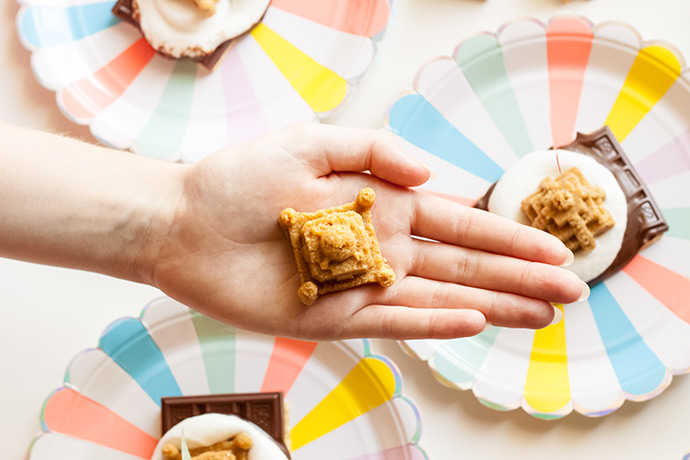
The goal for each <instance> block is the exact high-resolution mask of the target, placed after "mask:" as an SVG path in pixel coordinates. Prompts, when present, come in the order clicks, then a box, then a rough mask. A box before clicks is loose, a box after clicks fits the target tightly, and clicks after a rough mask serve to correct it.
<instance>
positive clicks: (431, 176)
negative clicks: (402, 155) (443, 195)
mask: <svg viewBox="0 0 690 460" xmlns="http://www.w3.org/2000/svg"><path fill="white" fill-rule="evenodd" d="M409 156H410V158H412V159H413V160H414V161H416V162H417V163H418V164H420V165H421V166H423V167H424V169H426V170H427V171H429V179H428V180H436V179H438V174H436V171H434V170H433V169H431V168H430V167H428V166H427V165H425V164H424V163H422V162H421V161H419V159H417V158H415V157H413V156H412V155H409Z"/></svg>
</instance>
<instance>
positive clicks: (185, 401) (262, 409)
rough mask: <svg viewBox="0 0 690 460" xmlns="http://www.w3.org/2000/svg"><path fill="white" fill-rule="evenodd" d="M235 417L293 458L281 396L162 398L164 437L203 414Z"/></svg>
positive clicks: (249, 395) (278, 394)
mask: <svg viewBox="0 0 690 460" xmlns="http://www.w3.org/2000/svg"><path fill="white" fill-rule="evenodd" d="M209 413H216V414H225V415H236V416H238V417H240V418H243V419H245V420H247V421H250V422H252V423H253V424H255V425H256V426H258V427H259V428H261V429H262V430H264V431H265V432H266V433H268V434H269V435H270V436H271V437H272V438H273V439H275V440H276V442H277V443H278V445H279V446H280V448H281V450H282V451H283V452H284V453H285V455H287V457H288V458H290V452H289V450H288V448H287V446H286V445H285V441H284V439H283V436H284V433H285V431H284V423H283V394H282V393H233V394H215V395H199V396H175V397H168V398H161V433H165V432H167V431H168V430H169V429H170V428H172V427H173V426H175V425H177V424H178V423H180V422H181V421H182V420H184V419H186V418H189V417H194V416H196V415H202V414H209Z"/></svg>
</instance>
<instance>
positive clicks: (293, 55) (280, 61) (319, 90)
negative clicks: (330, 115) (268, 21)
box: [251, 23, 347, 112]
mask: <svg viewBox="0 0 690 460" xmlns="http://www.w3.org/2000/svg"><path fill="white" fill-rule="evenodd" d="M251 34H252V37H254V39H255V40H256V41H257V42H258V43H259V45H260V46H261V48H263V50H264V51H265V52H266V54H267V55H268V56H269V57H270V58H271V60H272V61H273V63H274V64H275V65H276V67H278V70H280V72H281V73H282V74H283V75H284V76H285V78H286V79H287V80H288V81H289V82H290V84H291V85H292V87H293V88H295V90H296V91H297V92H298V93H299V95H300V96H302V98H303V99H304V100H305V101H306V102H307V104H309V105H310V106H311V108H312V109H314V111H315V112H328V111H329V110H333V109H334V108H336V107H337V106H338V104H340V103H341V102H342V101H343V99H344V98H345V93H346V92H347V82H346V81H345V80H344V79H343V78H342V77H340V76H339V75H337V74H336V73H334V72H333V71H331V70H329V69H327V68H326V67H324V66H322V65H321V64H319V63H318V62H316V61H315V60H313V59H312V58H310V57H309V56H307V55H306V54H304V53H303V52H302V51H300V50H299V49H297V48H296V47H295V46H293V45H292V44H291V43H290V42H288V41H287V40H285V39H284V38H283V37H281V36H280V35H278V34H277V33H276V32H274V31H273V30H272V29H271V28H269V27H268V26H266V25H265V24H263V23H261V24H259V25H257V26H256V27H255V28H254V30H252V32H251Z"/></svg>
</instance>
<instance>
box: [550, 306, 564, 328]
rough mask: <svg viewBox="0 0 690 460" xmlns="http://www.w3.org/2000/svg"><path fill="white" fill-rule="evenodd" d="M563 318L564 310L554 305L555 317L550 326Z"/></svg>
mask: <svg viewBox="0 0 690 460" xmlns="http://www.w3.org/2000/svg"><path fill="white" fill-rule="evenodd" d="M562 319H563V312H562V311H561V309H560V308H556V307H553V319H552V320H551V322H550V323H549V326H553V325H554V324H558V323H560V322H561V320H562Z"/></svg>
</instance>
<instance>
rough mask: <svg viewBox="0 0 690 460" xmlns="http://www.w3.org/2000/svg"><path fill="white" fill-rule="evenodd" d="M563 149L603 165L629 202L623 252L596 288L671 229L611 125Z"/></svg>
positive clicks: (484, 205)
mask: <svg viewBox="0 0 690 460" xmlns="http://www.w3.org/2000/svg"><path fill="white" fill-rule="evenodd" d="M561 149H563V150H570V151H571V152H579V153H582V154H585V155H587V156H590V157H592V158H594V159H595V160H597V161H598V162H599V163H601V164H602V165H604V166H605V167H606V168H607V169H608V170H609V171H611V173H613V175H614V176H615V177H616V180H617V181H618V184H619V185H620V187H621V190H623V193H624V194H625V198H626V200H627V202H628V224H627V227H626V229H625V234H624V236H623V242H622V244H621V249H620V251H618V254H617V255H616V258H615V259H614V261H613V262H612V263H611V265H609V267H608V268H607V269H606V270H604V272H603V273H602V274H601V275H599V276H597V277H596V278H594V279H593V280H590V281H588V283H587V284H589V285H590V286H594V285H596V284H598V283H600V282H601V281H604V280H605V279H606V278H608V277H610V276H611V275H613V274H615V273H616V272H618V270H620V269H621V268H623V267H625V266H626V265H627V264H628V262H630V261H631V260H632V258H633V257H635V255H636V254H637V253H638V252H639V251H640V250H641V249H643V248H645V247H646V246H648V245H650V244H652V243H653V242H654V241H656V240H657V239H658V238H660V237H661V235H662V234H663V233H664V232H665V231H666V230H668V224H667V223H666V220H665V219H664V216H663V215H662V214H661V210H660V209H659V206H658V205H657V204H656V202H655V201H654V198H653V197H652V194H651V192H650V191H649V189H648V188H647V186H646V185H645V183H644V182H643V181H642V178H641V177H640V175H639V174H638V172H637V171H636V170H635V168H634V166H633V165H632V163H631V162H630V160H629V159H628V157H627V156H626V155H625V152H624V151H623V148H622V147H621V145H620V144H619V143H618V140H617V139H616V137H615V136H614V135H613V133H612V132H611V130H610V129H609V127H608V126H604V127H603V128H601V129H598V130H597V131H594V132H593V133H590V134H582V133H578V134H577V137H576V139H575V140H574V141H573V142H571V143H570V144H568V145H566V146H565V147H561ZM494 186H495V184H493V185H492V186H491V187H490V188H489V190H488V191H487V192H486V194H485V195H484V196H483V197H482V198H480V199H479V200H478V201H477V203H476V204H475V208H479V209H483V210H487V209H488V204H489V197H490V196H491V193H492V192H493V189H494Z"/></svg>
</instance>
